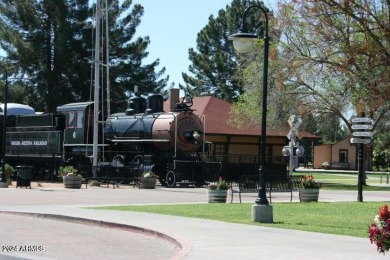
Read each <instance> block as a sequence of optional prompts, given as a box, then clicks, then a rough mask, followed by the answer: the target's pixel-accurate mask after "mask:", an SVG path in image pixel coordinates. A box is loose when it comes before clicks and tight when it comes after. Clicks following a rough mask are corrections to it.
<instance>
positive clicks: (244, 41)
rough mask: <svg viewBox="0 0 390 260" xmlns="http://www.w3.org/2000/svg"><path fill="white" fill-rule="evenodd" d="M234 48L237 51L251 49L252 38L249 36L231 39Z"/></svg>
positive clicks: (243, 51) (245, 51)
mask: <svg viewBox="0 0 390 260" xmlns="http://www.w3.org/2000/svg"><path fill="white" fill-rule="evenodd" d="M233 46H234V49H236V50H237V52H239V53H247V52H250V51H251V50H253V39H251V38H236V39H234V40H233Z"/></svg>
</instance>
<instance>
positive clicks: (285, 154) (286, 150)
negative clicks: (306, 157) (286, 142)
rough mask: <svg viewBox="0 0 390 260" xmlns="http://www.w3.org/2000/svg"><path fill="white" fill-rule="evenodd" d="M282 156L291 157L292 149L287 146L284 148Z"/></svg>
mask: <svg viewBox="0 0 390 260" xmlns="http://www.w3.org/2000/svg"><path fill="white" fill-rule="evenodd" d="M282 154H283V156H289V155H290V148H289V147H287V146H285V147H283V149H282Z"/></svg>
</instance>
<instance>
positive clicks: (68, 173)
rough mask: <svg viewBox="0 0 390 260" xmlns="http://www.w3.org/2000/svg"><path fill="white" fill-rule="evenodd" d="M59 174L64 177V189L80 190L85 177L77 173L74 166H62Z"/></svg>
mask: <svg viewBox="0 0 390 260" xmlns="http://www.w3.org/2000/svg"><path fill="white" fill-rule="evenodd" d="M58 174H59V176H60V177H62V180H63V182H64V187H65V188H68V189H80V188H81V184H82V182H83V177H82V176H81V175H80V174H78V173H77V170H76V169H75V168H74V167H73V166H72V165H65V166H60V168H59V169H58Z"/></svg>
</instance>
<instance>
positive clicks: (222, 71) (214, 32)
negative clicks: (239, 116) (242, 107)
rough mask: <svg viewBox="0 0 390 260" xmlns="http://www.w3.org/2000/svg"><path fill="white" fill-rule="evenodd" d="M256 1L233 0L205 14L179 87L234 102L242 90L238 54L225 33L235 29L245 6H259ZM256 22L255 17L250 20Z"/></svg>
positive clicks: (230, 32)
mask: <svg viewBox="0 0 390 260" xmlns="http://www.w3.org/2000/svg"><path fill="white" fill-rule="evenodd" d="M262 4H263V3H262V2H261V1H257V0H251V1H246V0H233V1H232V3H231V4H230V5H228V6H226V9H225V10H224V9H221V10H220V11H219V12H218V16H217V17H216V18H214V16H213V15H211V16H210V17H209V22H208V24H207V25H206V26H205V27H204V28H203V29H202V30H201V31H200V32H199V33H198V37H197V41H196V43H197V47H196V50H194V49H193V48H191V49H189V60H190V61H191V63H192V64H191V65H190V66H189V71H190V72H191V74H192V75H193V76H191V75H188V74H186V73H183V74H182V75H183V79H184V81H185V83H186V85H185V86H182V85H180V86H179V87H180V88H181V89H183V90H185V91H187V92H189V93H191V94H193V95H197V96H200V95H202V96H204V95H214V96H216V97H219V98H221V99H224V100H226V101H229V102H232V101H236V100H237V99H238V97H239V96H240V95H241V94H242V93H243V82H242V80H241V79H242V77H241V71H240V69H241V68H240V67H239V66H238V60H239V59H240V58H239V56H238V54H237V53H236V52H235V51H234V49H233V45H232V43H231V42H230V41H229V40H228V36H229V35H231V34H234V33H236V32H237V30H238V28H239V25H240V22H241V16H242V14H243V13H244V11H245V8H246V7H247V6H249V5H262ZM250 21H251V23H253V24H258V17H257V16H254V17H251V19H250Z"/></svg>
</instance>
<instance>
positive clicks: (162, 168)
mask: <svg viewBox="0 0 390 260" xmlns="http://www.w3.org/2000/svg"><path fill="white" fill-rule="evenodd" d="M163 103H164V97H163V96H162V95H159V94H149V95H148V96H147V97H144V96H141V95H140V94H137V93H136V94H134V95H133V96H132V97H130V98H129V99H128V102H127V107H126V109H124V111H119V112H116V113H113V114H109V115H107V108H106V105H105V104H99V105H98V107H97V106H95V104H94V102H77V103H69V104H64V105H61V106H58V107H57V111H56V113H24V114H18V113H17V112H16V113H13V114H10V115H8V116H7V120H6V139H5V149H4V150H5V154H4V155H5V162H6V163H9V164H11V165H13V166H29V167H31V168H32V172H33V176H34V178H35V179H40V180H53V176H56V172H57V169H58V168H59V166H61V165H72V166H74V167H75V168H76V169H78V171H79V173H80V174H81V175H82V176H83V177H85V178H89V179H100V180H110V179H118V178H119V179H123V181H129V180H131V179H136V178H137V177H139V176H140V175H141V174H142V173H144V172H149V171H151V172H154V173H155V174H156V175H158V176H159V177H158V178H159V181H160V183H161V184H162V185H164V186H168V187H175V186H177V185H180V186H182V185H194V186H202V185H204V184H206V183H207V182H209V181H213V180H215V179H217V178H218V175H219V173H220V172H221V163H219V162H214V161H210V160H209V159H207V156H206V154H207V150H208V144H207V142H206V141H205V125H204V122H203V121H202V119H201V118H200V117H199V116H197V115H196V114H195V113H194V111H193V110H192V109H191V106H192V105H193V103H192V99H191V98H190V99H188V100H187V99H183V100H182V101H180V102H177V103H175V104H174V107H173V108H172V109H170V110H171V111H168V112H165V111H164V109H163V108H164V106H163ZM7 111H9V110H7ZM95 113H98V118H99V124H98V131H93V129H94V127H96V125H95V126H94V124H93V123H94V115H95ZM106 115H107V116H106ZM2 119H3V118H1V119H0V123H1V124H3V123H4V120H2ZM1 129H3V128H1ZM96 132H97V133H98V137H97V138H96V137H95V138H94V133H96ZM94 140H97V142H96V141H95V144H94ZM2 145H4V144H3V143H2ZM94 147H95V148H94ZM93 149H97V154H96V156H97V164H96V165H93V158H92V157H93Z"/></svg>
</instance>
